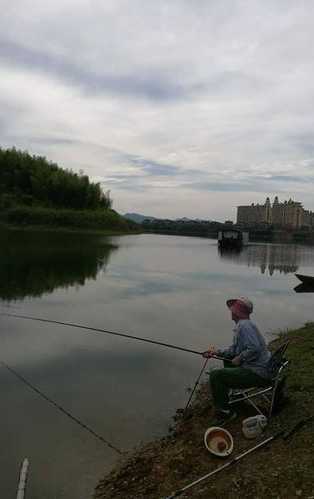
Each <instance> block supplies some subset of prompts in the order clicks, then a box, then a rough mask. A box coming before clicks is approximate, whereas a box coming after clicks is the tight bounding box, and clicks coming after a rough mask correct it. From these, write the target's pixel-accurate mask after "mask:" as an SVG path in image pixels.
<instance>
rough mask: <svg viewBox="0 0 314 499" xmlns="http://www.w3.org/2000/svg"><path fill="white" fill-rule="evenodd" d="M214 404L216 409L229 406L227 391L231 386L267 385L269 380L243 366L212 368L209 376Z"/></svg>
mask: <svg viewBox="0 0 314 499" xmlns="http://www.w3.org/2000/svg"><path fill="white" fill-rule="evenodd" d="M209 382H210V386H211V392H212V396H213V401H214V406H215V408H216V409H218V410H227V409H230V407H229V391H230V389H231V388H252V387H255V386H267V385H268V384H269V382H268V381H267V380H265V379H264V378H262V377H261V376H259V375H258V374H255V373H254V372H253V371H251V370H250V369H244V368H243V367H230V364H228V367H225V368H224V369H214V370H213V371H211V373H210V376H209Z"/></svg>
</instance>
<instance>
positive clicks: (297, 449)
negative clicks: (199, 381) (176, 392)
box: [94, 323, 314, 499]
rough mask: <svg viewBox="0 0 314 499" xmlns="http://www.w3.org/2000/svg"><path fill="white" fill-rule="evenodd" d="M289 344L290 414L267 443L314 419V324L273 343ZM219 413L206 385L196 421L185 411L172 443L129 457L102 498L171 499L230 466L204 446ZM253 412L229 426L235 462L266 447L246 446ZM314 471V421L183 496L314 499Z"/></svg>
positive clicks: (275, 424)
mask: <svg viewBox="0 0 314 499" xmlns="http://www.w3.org/2000/svg"><path fill="white" fill-rule="evenodd" d="M287 338H289V339H290V340H291V342H290V344H289V347H288V350H287V358H288V359H289V360H290V365H289V373H288V379H287V387H288V397H289V398H288V400H287V403H286V404H285V406H284V407H283V408H282V410H281V411H280V412H279V413H278V414H277V415H274V416H273V418H272V419H271V421H270V423H269V425H268V427H267V429H266V431H265V434H264V436H263V437H262V438H261V439H260V440H263V439H264V438H266V437H267V436H269V435H272V434H273V433H275V432H276V431H278V430H279V429H282V428H286V429H289V428H291V427H292V426H293V425H294V424H296V423H297V422H298V421H299V420H301V419H303V418H306V417H307V416H310V415H312V414H314V400H313V392H314V375H313V365H314V323H309V324H306V325H305V326H304V327H302V328H300V329H297V330H293V331H289V332H287V333H284V334H281V335H280V336H279V337H278V338H277V339H276V340H274V341H273V342H272V343H271V348H272V349H274V348H276V347H277V346H278V345H279V344H280V343H281V342H282V341H284V340H286V339H287ZM212 414H213V413H212V408H211V406H210V401H209V400H208V396H207V387H206V386H205V385H203V386H202V387H201V389H200V390H199V393H198V395H197V397H196V399H195V402H194V404H193V407H192V409H191V411H190V412H189V417H188V418H185V419H182V416H181V412H180V411H178V412H177V414H176V416H175V417H174V421H175V423H174V428H173V431H172V432H171V433H170V434H169V435H168V436H167V437H165V438H163V439H161V440H158V441H154V442H152V443H149V444H147V445H145V446H144V447H142V448H140V449H138V450H135V451H133V452H132V453H129V455H128V456H127V457H126V458H125V459H124V460H123V461H121V463H120V465H119V466H117V468H116V469H114V470H113V471H112V472H111V473H110V474H109V475H108V476H106V477H105V478H104V479H103V480H102V481H101V482H100V483H99V485H98V487H97V489H96V491H95V494H94V499H113V498H115V499H122V498H123V499H126V498H128V499H144V498H145V499H158V498H162V497H166V496H168V495H170V494H171V492H173V491H175V490H177V489H180V488H181V487H184V486H185V485H187V484H189V483H191V482H192V481H193V480H196V479H197V478H199V477H201V476H202V475H205V474H206V473H208V472H210V471H211V470H214V469H215V468H216V467H218V466H220V465H221V464H224V463H225V461H221V460H220V459H219V458H215V457H213V456H212V455H210V454H209V453H208V451H207V450H206V449H205V447H204V444H203V435H204V432H205V430H206V428H208V427H209V426H211V418H212ZM251 414H252V412H251V411H250V409H249V408H247V407H242V408H241V409H240V411H239V418H237V420H236V421H234V422H232V423H229V424H228V425H227V428H228V430H229V431H230V432H231V433H232V435H233V437H234V442H235V450H234V452H233V457H235V456H237V455H238V454H240V453H241V452H243V451H244V450H246V449H248V448H251V447H253V446H254V445H256V444H257V443H258V441H259V440H258V441H249V440H246V439H245V438H244V437H243V436H242V433H241V421H242V420H243V419H244V418H245V417H247V416H248V415H251ZM313 469H314V423H313V422H311V423H309V424H308V425H306V426H305V427H304V428H302V429H301V430H300V431H298V432H297V433H295V434H294V435H293V436H292V437H291V438H290V439H289V440H287V441H285V440H283V439H280V438H279V439H277V440H275V441H274V442H273V443H271V444H270V445H269V446H268V447H265V448H263V449H261V450H257V451H256V452H254V453H252V454H251V455H249V456H247V457H246V458H244V459H243V460H242V461H240V462H239V463H237V464H235V465H234V466H232V467H230V468H229V469H228V470H226V471H222V472H221V473H219V474H217V475H216V476H215V477H212V478H210V479H209V480H208V481H205V482H203V483H202V484H200V485H198V486H196V487H194V488H193V489H191V490H190V491H189V493H186V494H184V495H182V496H181V497H182V498H187V497H189V498H200V499H205V498H206V499H208V497H211V498H217V499H218V498H219V499H221V498H222V497H226V498H231V499H233V498H234V499H235V498H239V497H241V498H250V499H253V498H254V499H258V498H260V499H264V498H265V499H266V498H267V499H268V498H274V499H288V498H293V497H294V498H295V497H304V498H307V499H312V498H313V497H314V480H313Z"/></svg>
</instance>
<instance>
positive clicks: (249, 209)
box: [237, 196, 314, 229]
mask: <svg viewBox="0 0 314 499" xmlns="http://www.w3.org/2000/svg"><path fill="white" fill-rule="evenodd" d="M237 223H238V224H249V225H250V224H253V225H255V224H272V225H274V226H277V227H286V228H291V229H299V228H300V227H314V213H313V212H312V211H308V210H304V208H303V206H302V204H301V203H299V202H296V201H292V199H289V201H284V202H283V203H280V202H279V200H278V197H277V196H276V197H275V200H274V202H273V204H272V205H271V203H270V199H269V198H267V199H266V202H265V204H262V205H260V204H254V203H253V204H251V206H238V212H237Z"/></svg>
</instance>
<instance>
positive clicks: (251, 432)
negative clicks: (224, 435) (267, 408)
mask: <svg viewBox="0 0 314 499" xmlns="http://www.w3.org/2000/svg"><path fill="white" fill-rule="evenodd" d="M266 426H267V418H266V416H263V415H262V414H258V415H257V416H252V417H250V418H246V419H244V420H243V421H242V431H243V435H244V436H245V438H256V437H258V436H259V435H261V434H262V432H263V430H264V429H265V428H266Z"/></svg>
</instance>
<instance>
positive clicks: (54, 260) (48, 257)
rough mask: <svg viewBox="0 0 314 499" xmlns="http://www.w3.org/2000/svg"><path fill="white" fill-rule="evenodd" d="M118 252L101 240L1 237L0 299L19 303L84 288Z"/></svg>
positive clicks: (8, 234) (72, 236)
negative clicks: (88, 280) (66, 290)
mask: <svg viewBox="0 0 314 499" xmlns="http://www.w3.org/2000/svg"><path fill="white" fill-rule="evenodd" d="M115 249H117V246H114V245H112V244H110V243H109V242H108V240H106V239H104V238H103V237H99V236H98V237H97V236H95V235H86V234H83V235H82V234H65V233H52V232H51V233H49V232H36V233H30V232H25V233H21V232H5V233H1V234H0V299H3V300H9V301H10V300H18V299H23V298H25V297H27V296H32V297H36V296H41V295H43V294H44V293H52V291H53V290H54V289H56V288H68V287H70V286H75V285H84V283H85V281H86V280H87V279H95V278H96V276H97V273H98V272H99V271H100V270H102V269H105V268H106V265H107V263H108V261H109V257H110V254H111V252H112V251H114V250H115Z"/></svg>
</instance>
